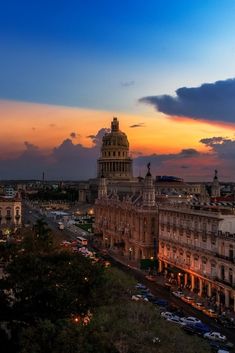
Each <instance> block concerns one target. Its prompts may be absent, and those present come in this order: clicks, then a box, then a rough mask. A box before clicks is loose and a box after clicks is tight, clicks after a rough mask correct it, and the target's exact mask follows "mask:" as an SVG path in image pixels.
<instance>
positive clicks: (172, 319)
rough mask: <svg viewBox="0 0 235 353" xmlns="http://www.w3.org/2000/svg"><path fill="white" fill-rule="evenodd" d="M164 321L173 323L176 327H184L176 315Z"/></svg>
mask: <svg viewBox="0 0 235 353" xmlns="http://www.w3.org/2000/svg"><path fill="white" fill-rule="evenodd" d="M166 321H169V322H173V323H174V324H177V325H184V323H183V322H182V319H181V318H180V317H179V316H176V315H175V316H172V317H169V318H168V319H166Z"/></svg>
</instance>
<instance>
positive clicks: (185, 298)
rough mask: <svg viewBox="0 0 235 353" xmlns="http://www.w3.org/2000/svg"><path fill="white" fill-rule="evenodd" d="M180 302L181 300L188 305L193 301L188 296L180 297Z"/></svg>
mask: <svg viewBox="0 0 235 353" xmlns="http://www.w3.org/2000/svg"><path fill="white" fill-rule="evenodd" d="M180 299H181V300H183V301H184V302H185V303H188V304H192V303H193V302H194V299H193V298H192V297H189V296H186V297H185V296H184V295H183V296H182V297H180Z"/></svg>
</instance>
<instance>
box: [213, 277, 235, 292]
mask: <svg viewBox="0 0 235 353" xmlns="http://www.w3.org/2000/svg"><path fill="white" fill-rule="evenodd" d="M215 280H216V281H217V282H219V283H222V284H225V285H226V286H229V287H231V288H233V289H235V283H231V282H230V281H228V280H226V279H225V278H219V277H215Z"/></svg>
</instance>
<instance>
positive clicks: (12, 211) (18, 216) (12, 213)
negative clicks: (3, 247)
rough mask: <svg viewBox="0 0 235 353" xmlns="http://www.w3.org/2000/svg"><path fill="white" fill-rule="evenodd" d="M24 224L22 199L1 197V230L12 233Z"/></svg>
mask: <svg viewBox="0 0 235 353" xmlns="http://www.w3.org/2000/svg"><path fill="white" fill-rule="evenodd" d="M21 224H22V210H21V199H20V198H19V197H18V196H15V197H6V196H5V197H3V196H2V197H0V230H1V231H2V233H5V234H10V233H11V231H12V230H15V229H16V228H20V227H21Z"/></svg>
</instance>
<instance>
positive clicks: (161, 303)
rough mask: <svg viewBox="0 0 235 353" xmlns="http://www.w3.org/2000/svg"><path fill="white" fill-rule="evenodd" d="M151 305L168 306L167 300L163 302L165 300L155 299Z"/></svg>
mask: <svg viewBox="0 0 235 353" xmlns="http://www.w3.org/2000/svg"><path fill="white" fill-rule="evenodd" d="M153 304H155V305H158V306H165V307H166V306H167V305H168V301H167V300H165V299H160V298H159V299H156V300H154V301H153Z"/></svg>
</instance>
